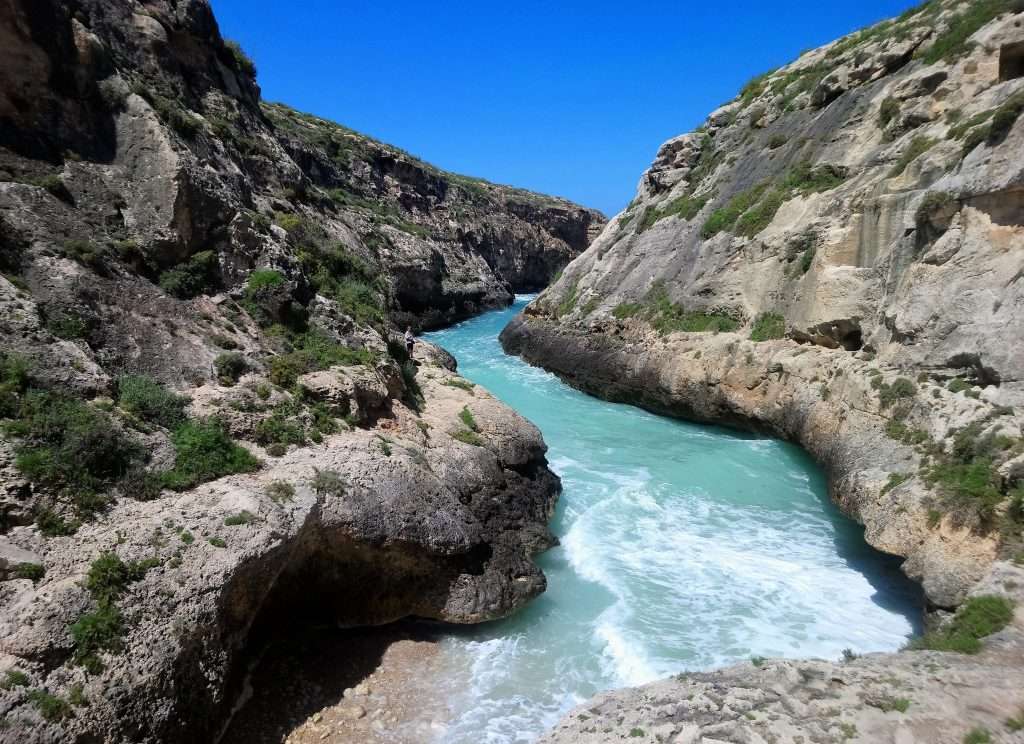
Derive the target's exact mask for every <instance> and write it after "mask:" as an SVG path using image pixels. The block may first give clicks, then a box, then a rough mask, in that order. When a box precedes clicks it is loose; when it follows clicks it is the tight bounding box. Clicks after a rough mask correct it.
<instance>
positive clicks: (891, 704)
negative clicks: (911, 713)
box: [868, 697, 910, 713]
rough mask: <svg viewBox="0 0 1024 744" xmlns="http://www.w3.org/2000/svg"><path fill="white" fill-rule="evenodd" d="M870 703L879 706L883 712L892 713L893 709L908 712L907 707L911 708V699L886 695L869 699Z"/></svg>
mask: <svg viewBox="0 0 1024 744" xmlns="http://www.w3.org/2000/svg"><path fill="white" fill-rule="evenodd" d="M868 704H869V705H872V706H874V707H875V708H878V709H879V710H880V711H882V712H883V713H892V712H893V711H897V712H899V713H906V712H907V709H908V708H910V701H909V700H907V698H893V697H884V698H880V699H877V700H869V701H868Z"/></svg>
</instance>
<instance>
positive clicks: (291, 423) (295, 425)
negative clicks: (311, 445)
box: [254, 412, 306, 445]
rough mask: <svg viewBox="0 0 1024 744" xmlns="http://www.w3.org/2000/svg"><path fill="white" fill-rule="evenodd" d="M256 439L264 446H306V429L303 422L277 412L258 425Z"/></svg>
mask: <svg viewBox="0 0 1024 744" xmlns="http://www.w3.org/2000/svg"><path fill="white" fill-rule="evenodd" d="M254 438H255V440H256V442H257V443H259V444H262V445H268V444H273V443H274V442H277V443H279V444H285V445H287V444H305V442H306V427H305V426H303V425H302V422H300V421H296V420H295V419H291V418H288V417H287V416H286V415H285V414H284V413H282V412H275V413H273V414H271V415H270V416H268V417H267V418H265V419H263V420H261V421H260V422H259V423H258V424H256V430H255V433H254Z"/></svg>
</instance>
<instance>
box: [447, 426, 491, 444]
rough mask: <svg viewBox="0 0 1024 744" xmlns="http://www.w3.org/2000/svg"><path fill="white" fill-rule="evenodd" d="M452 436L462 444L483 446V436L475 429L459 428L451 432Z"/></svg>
mask: <svg viewBox="0 0 1024 744" xmlns="http://www.w3.org/2000/svg"><path fill="white" fill-rule="evenodd" d="M452 438H453V439H456V440H458V441H460V442H462V443H463V444H472V445H473V446H474V447H483V446H484V440H483V438H482V437H481V436H480V435H479V434H477V433H476V432H475V431H466V430H465V429H460V430H459V431H456V432H453V433H452Z"/></svg>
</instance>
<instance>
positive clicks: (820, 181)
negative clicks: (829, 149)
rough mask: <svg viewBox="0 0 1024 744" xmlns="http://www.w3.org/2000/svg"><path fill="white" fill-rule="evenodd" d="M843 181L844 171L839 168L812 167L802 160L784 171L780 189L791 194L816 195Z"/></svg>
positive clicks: (827, 165)
mask: <svg viewBox="0 0 1024 744" xmlns="http://www.w3.org/2000/svg"><path fill="white" fill-rule="evenodd" d="M845 180H846V171H845V169H843V168H841V167H838V166H835V165H830V164H828V163H825V164H823V165H812V164H811V163H810V161H807V160H803V161H801V162H799V163H797V164H796V165H794V166H792V167H791V168H790V169H789V170H788V171H786V175H785V176H784V177H783V179H782V187H783V188H784V189H788V190H789V191H790V192H791V193H792V192H796V193H800V194H805V195H806V194H816V193H819V192H822V191H831V190H832V189H834V188H836V187H837V186H839V185H840V184H841V183H843V181H845ZM787 198H788V197H787Z"/></svg>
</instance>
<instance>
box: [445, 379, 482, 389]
mask: <svg viewBox="0 0 1024 744" xmlns="http://www.w3.org/2000/svg"><path fill="white" fill-rule="evenodd" d="M442 384H443V385H447V386H448V387H453V388H458V389H459V390H465V391H467V392H470V393H471V392H473V388H474V387H476V386H475V385H474V384H473V383H472V382H470V381H469V380H463V379H462V378H461V377H449V378H448V379H447V380H445V381H444V382H443V383H442Z"/></svg>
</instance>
